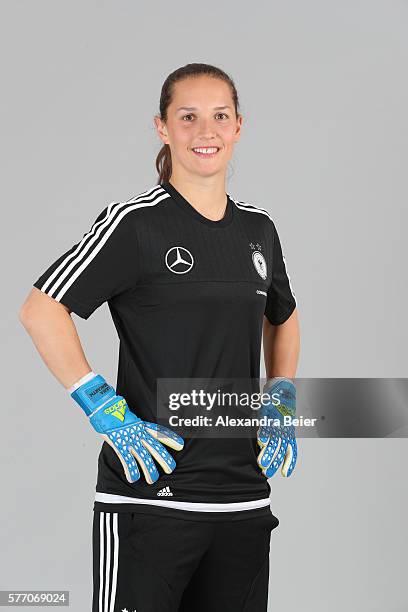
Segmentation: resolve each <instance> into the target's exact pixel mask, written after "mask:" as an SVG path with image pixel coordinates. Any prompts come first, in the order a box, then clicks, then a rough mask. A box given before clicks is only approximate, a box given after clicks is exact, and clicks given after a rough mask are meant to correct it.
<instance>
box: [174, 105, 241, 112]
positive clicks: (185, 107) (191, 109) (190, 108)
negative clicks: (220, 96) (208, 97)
mask: <svg viewBox="0 0 408 612" xmlns="http://www.w3.org/2000/svg"><path fill="white" fill-rule="evenodd" d="M225 108H231V107H230V106H214V110H224V109H225ZM176 110H177V111H179V110H184V111H195V110H198V109H197V108H195V107H194V106H180V107H179V108H178V109H176Z"/></svg>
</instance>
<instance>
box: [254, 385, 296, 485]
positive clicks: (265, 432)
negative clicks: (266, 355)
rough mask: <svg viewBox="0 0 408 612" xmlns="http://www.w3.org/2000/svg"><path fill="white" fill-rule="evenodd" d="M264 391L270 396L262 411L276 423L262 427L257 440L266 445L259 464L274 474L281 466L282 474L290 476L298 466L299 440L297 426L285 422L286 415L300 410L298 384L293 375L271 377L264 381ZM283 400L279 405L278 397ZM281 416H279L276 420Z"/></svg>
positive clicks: (265, 473) (259, 457)
mask: <svg viewBox="0 0 408 612" xmlns="http://www.w3.org/2000/svg"><path fill="white" fill-rule="evenodd" d="M263 393H267V394H268V395H269V398H270V399H269V400H268V401H267V402H263V407H262V408H261V411H260V412H261V415H262V416H267V417H268V419H272V424H270V425H266V426H261V427H259V429H258V433H257V440H258V444H259V446H260V447H261V448H262V450H261V452H260V453H259V455H258V465H259V467H260V468H261V469H262V472H263V474H264V475H265V476H266V477H267V478H270V477H271V476H273V475H274V474H275V472H276V471H277V470H278V468H279V467H280V466H281V465H282V467H281V474H282V476H290V475H291V474H292V472H293V470H294V469H295V465H296V459H297V444H296V437H295V428H294V427H293V425H285V423H284V416H289V417H291V418H293V417H294V416H295V413H296V388H295V385H294V384H293V382H292V381H291V380H290V379H289V378H281V377H277V378H270V379H269V380H267V382H266V383H265V385H264V388H263ZM277 397H279V403H278V404H277V405H275V403H273V402H276V401H278V400H277ZM276 419H277V420H276Z"/></svg>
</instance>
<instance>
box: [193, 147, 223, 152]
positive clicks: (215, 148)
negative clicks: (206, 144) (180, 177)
mask: <svg viewBox="0 0 408 612" xmlns="http://www.w3.org/2000/svg"><path fill="white" fill-rule="evenodd" d="M193 151H197V153H215V152H216V151H218V147H210V148H208V149H198V148H197V149H193Z"/></svg>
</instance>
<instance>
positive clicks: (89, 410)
mask: <svg viewBox="0 0 408 612" xmlns="http://www.w3.org/2000/svg"><path fill="white" fill-rule="evenodd" d="M115 396H116V392H115V390H114V388H113V387H111V386H110V385H109V384H108V383H107V382H106V380H105V379H104V377H103V376H101V375H100V374H96V375H95V376H94V377H93V378H91V379H90V380H88V381H86V382H85V383H83V384H82V385H80V386H79V387H78V388H77V389H75V391H73V393H71V397H72V399H73V400H75V401H76V403H77V404H79V406H81V408H82V410H83V411H84V412H85V414H86V416H87V417H89V416H91V415H92V414H93V413H94V412H96V411H97V410H99V408H102V406H104V405H105V404H106V403H107V402H108V401H109V400H110V399H112V398H113V397H115Z"/></svg>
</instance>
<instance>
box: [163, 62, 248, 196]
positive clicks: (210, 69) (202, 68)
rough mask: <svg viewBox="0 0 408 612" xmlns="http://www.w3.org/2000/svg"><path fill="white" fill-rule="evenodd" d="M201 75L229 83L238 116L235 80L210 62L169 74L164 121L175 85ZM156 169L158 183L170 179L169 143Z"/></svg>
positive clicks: (164, 95)
mask: <svg viewBox="0 0 408 612" xmlns="http://www.w3.org/2000/svg"><path fill="white" fill-rule="evenodd" d="M201 75H207V76H211V77H214V78H216V79H221V80H222V81H225V82H226V83H227V84H228V85H229V87H230V89H231V95H232V99H233V101H234V106H235V114H236V115H237V116H238V109H239V102H238V94H237V90H236V88H235V85H234V81H233V80H232V79H231V77H230V76H228V74H226V73H225V72H224V71H223V70H221V68H217V67H216V66H211V65H210V64H186V65H185V66H182V67H181V68H177V70H175V71H174V72H172V73H171V74H169V76H168V77H167V79H166V80H165V81H164V83H163V86H162V90H161V94H160V105H159V109H160V115H159V116H160V119H161V120H162V121H163V122H166V121H167V108H168V107H169V105H170V104H171V101H172V96H173V92H174V85H175V84H176V83H177V82H179V81H182V80H183V79H187V78H189V77H198V76H201ZM156 170H157V172H158V173H159V178H158V181H157V184H158V185H159V184H160V183H165V182H168V181H169V179H170V177H171V173H172V165H171V151H170V146H169V145H168V144H164V145H163V146H162V148H161V149H160V151H159V153H158V155H157V157H156Z"/></svg>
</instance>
